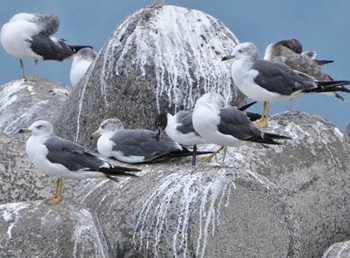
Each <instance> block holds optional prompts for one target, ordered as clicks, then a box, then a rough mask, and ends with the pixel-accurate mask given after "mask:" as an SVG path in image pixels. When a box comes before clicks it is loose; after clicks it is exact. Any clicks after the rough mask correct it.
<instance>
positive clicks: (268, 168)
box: [0, 113, 350, 257]
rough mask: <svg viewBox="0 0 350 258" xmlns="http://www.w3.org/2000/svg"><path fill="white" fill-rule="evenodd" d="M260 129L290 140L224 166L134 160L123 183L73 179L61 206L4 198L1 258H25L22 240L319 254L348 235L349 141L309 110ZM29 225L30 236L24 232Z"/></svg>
mask: <svg viewBox="0 0 350 258" xmlns="http://www.w3.org/2000/svg"><path fill="white" fill-rule="evenodd" d="M266 130H268V131H270V132H275V133H283V134H285V135H289V136H291V137H293V140H289V141H286V142H285V144H284V145H281V146H272V147H270V148H264V147H262V146H261V145H258V144H253V143H248V144H246V143H242V144H241V145H240V146H239V147H232V148H229V154H228V156H227V158H226V164H227V167H224V168H221V167H220V166H219V165H218V164H219V163H220V162H221V155H222V154H219V155H218V156H217V157H216V159H215V160H214V161H213V162H212V163H209V164H207V163H203V162H198V165H197V166H195V167H193V166H191V165H190V163H191V158H190V157H189V158H186V159H180V160H175V161H171V162H167V163H160V164H152V165H143V166H141V165H140V166H139V167H140V168H141V169H142V171H143V172H142V173H141V176H140V177H138V178H128V179H124V180H122V181H121V182H119V183H116V182H113V181H110V180H107V179H105V180H85V181H83V180H82V181H73V182H74V183H75V184H74V185H66V186H65V188H64V191H65V192H64V199H63V201H62V202H61V203H60V204H58V205H57V206H52V207H51V206H45V205H44V204H41V202H35V203H30V202H29V203H24V204H14V205H15V207H17V208H13V206H11V204H4V205H2V206H0V213H1V212H2V216H1V214H0V236H1V238H0V250H1V256H5V257H6V256H21V254H22V253H21V252H22V251H21V250H20V249H21V247H22V246H24V244H23V245H22V243H25V246H31V247H33V248H31V250H27V252H26V255H27V256H36V255H37V254H38V253H40V252H43V253H45V254H47V256H55V255H57V254H60V255H61V257H67V256H72V253H73V254H74V253H78V252H80V251H81V252H82V253H84V254H85V253H86V254H87V255H86V256H89V255H92V256H94V255H100V256H101V255H102V256H103V255H105V256H108V257H321V256H322V254H323V252H325V250H326V249H327V248H328V247H329V246H330V245H331V244H333V243H334V242H337V241H342V240H344V239H348V237H349V236H350V221H349V219H348V214H349V213H350V207H349V205H348V201H347V200H348V193H349V192H350V173H349V166H350V164H349V162H348V157H349V154H350V151H349V147H350V146H349V144H348V143H346V142H345V141H344V135H343V134H342V133H341V132H340V130H339V129H338V128H336V127H334V125H332V124H330V123H329V122H327V121H325V120H323V119H322V118H320V117H318V116H315V115H310V114H305V113H284V114H281V115H277V116H274V117H273V118H272V120H271V123H270V127H269V128H267V129H266ZM202 148H205V149H217V146H214V145H208V146H203V147H202ZM6 152H8V150H7V151H6ZM15 158H16V157H13V159H15ZM22 158H23V156H22ZM15 164H17V165H18V164H19V163H15ZM11 171H12V173H13V174H16V173H21V171H19V170H18V169H16V168H13V169H12V170H11ZM26 173H28V172H26ZM33 187H36V186H35V185H34V186H33ZM73 190H74V191H73ZM67 191H68V193H69V192H73V193H74V194H73V195H69V197H68V198H67V197H66V193H67ZM33 199H35V200H37V198H36V196H33ZM16 205H18V206H16ZM23 205H24V206H25V207H24V208H23V209H22V210H20V211H17V212H16V209H17V210H18V209H20V208H21V207H23ZM18 207H19V208H18ZM13 210H15V212H13ZM77 213H78V214H80V215H81V216H84V217H85V218H86V220H82V219H81V218H80V217H79V216H80V215H79V216H78V217H77V215H76V214H77ZM11 214H14V215H11ZM16 214H19V215H18V216H17V215H16ZM13 217H14V218H13ZM48 217H49V218H50V219H47V218H48ZM16 218H20V219H16ZM77 218H80V219H77ZM12 221H16V223H13V226H11V225H12V224H11V223H12ZM53 221H54V222H53ZM51 223H54V225H57V227H53V229H52V230H53V231H50V230H49V228H52V227H51V226H49V225H51ZM31 224H32V225H31ZM32 227H33V228H32ZM58 228H59V229H58ZM77 228H84V229H85V230H86V231H85V233H86V232H87V233H88V236H86V237H80V236H79V234H77V233H76V232H81V231H80V230H78V229H77ZM56 229H57V230H56ZM28 230H29V232H31V233H30V234H32V235H33V236H32V237H29V236H28V234H24V233H20V232H28ZM9 232H10V236H11V237H9ZM53 239H55V240H53ZM43 241H44V242H45V241H47V242H45V244H46V243H47V245H48V247H47V248H48V249H47V250H46V249H45V250H46V251H45V250H43V249H42V248H43ZM76 243H79V244H76ZM77 248H78V249H77ZM76 250H79V251H76ZM94 252H97V253H94Z"/></svg>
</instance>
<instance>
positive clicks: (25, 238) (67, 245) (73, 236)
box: [0, 202, 107, 257]
mask: <svg viewBox="0 0 350 258" xmlns="http://www.w3.org/2000/svg"><path fill="white" fill-rule="evenodd" d="M96 225H97V223H96V222H95V218H94V216H93V215H92V214H91V213H90V212H89V211H88V210H86V209H83V208H80V207H76V206H73V205H71V204H69V203H66V204H64V203H62V204H61V205H59V206H55V207H51V206H47V205H45V204H44V203H42V202H33V203H11V204H3V205H0V232H1V234H0V257H107V256H106V253H107V248H106V247H107V245H106V242H105V241H104V239H103V237H102V233H101V232H100V231H99V229H98V228H96Z"/></svg>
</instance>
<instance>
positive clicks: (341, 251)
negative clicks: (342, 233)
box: [322, 241, 350, 258]
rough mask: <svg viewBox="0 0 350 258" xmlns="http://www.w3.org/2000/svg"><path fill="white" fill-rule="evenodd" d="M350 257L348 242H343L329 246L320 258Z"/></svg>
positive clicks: (349, 243)
mask: <svg viewBox="0 0 350 258" xmlns="http://www.w3.org/2000/svg"><path fill="white" fill-rule="evenodd" d="M348 257H350V241H344V242H340V243H335V244H333V245H331V246H330V247H329V248H328V249H327V250H326V251H325V252H324V254H323V256H322V258H348Z"/></svg>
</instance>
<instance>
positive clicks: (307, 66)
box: [284, 54, 330, 81]
mask: <svg viewBox="0 0 350 258" xmlns="http://www.w3.org/2000/svg"><path fill="white" fill-rule="evenodd" d="M284 63H285V64H286V65H288V66H289V67H290V68H292V69H293V70H297V71H300V72H302V73H306V74H308V75H310V76H312V77H314V78H315V79H316V80H320V81H326V80H330V76H329V75H327V74H326V73H324V72H323V71H322V69H321V66H320V65H319V64H318V62H317V59H313V58H311V57H310V56H307V55H300V54H293V55H286V56H285V58H284Z"/></svg>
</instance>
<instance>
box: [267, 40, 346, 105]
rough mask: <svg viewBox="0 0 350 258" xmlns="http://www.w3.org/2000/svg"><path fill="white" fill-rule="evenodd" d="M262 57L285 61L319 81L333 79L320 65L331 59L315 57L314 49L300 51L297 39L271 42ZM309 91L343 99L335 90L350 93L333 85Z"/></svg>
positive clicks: (329, 61) (300, 46) (341, 87)
mask: <svg viewBox="0 0 350 258" xmlns="http://www.w3.org/2000/svg"><path fill="white" fill-rule="evenodd" d="M264 59H265V60H269V61H274V62H282V63H285V64H286V65H288V66H289V67H290V68H291V69H293V70H297V71H299V72H302V73H306V74H308V75H310V76H312V77H314V78H315V79H316V80H319V81H333V79H332V77H331V76H329V75H328V74H327V73H325V72H324V71H322V65H324V64H327V63H331V62H333V61H331V60H318V59H316V53H315V52H314V51H306V52H302V45H301V43H300V41H299V40H297V39H285V40H280V41H277V42H274V43H271V44H270V45H268V46H267V48H266V50H265V56H264ZM310 92H317V93H325V94H327V95H331V96H334V97H336V98H337V99H340V100H343V101H344V98H343V97H342V96H340V95H339V94H337V92H347V93H350V90H348V89H347V88H346V87H343V86H335V87H325V88H323V89H315V90H310Z"/></svg>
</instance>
